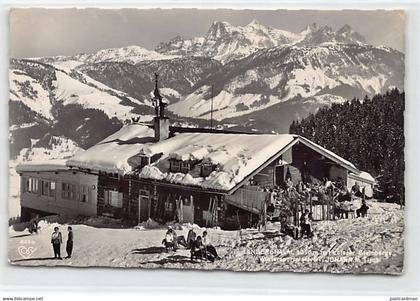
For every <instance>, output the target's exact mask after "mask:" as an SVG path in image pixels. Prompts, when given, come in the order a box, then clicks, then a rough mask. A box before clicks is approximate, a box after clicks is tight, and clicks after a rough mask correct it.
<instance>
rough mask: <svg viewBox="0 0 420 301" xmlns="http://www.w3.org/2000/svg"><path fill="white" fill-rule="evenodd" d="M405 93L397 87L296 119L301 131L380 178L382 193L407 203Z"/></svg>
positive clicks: (292, 129) (295, 129)
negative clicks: (381, 93) (371, 96)
mask: <svg viewBox="0 0 420 301" xmlns="http://www.w3.org/2000/svg"><path fill="white" fill-rule="evenodd" d="M404 96H405V95H404V93H401V92H399V91H398V90H397V89H393V90H392V91H389V92H387V93H386V94H384V95H376V96H374V97H373V98H369V97H365V98H364V99H363V100H359V99H357V98H355V99H353V100H351V101H347V102H345V103H343V104H332V105H331V106H330V107H324V108H321V109H320V110H319V111H318V112H317V113H316V114H311V115H310V116H308V117H307V118H305V119H303V120H301V121H298V122H292V124H291V126H290V133H294V134H299V135H302V136H304V137H307V138H309V139H311V140H312V141H314V142H316V143H318V144H320V145H322V146H324V147H326V148H327V149H330V150H332V151H333V152H335V153H337V154H339V155H340V156H343V157H344V158H346V159H348V160H350V161H351V162H354V163H355V164H356V165H357V167H358V168H360V169H361V170H365V171H368V172H369V173H371V174H372V175H373V176H374V177H375V178H377V180H378V184H379V186H378V189H379V191H378V196H379V197H383V198H384V199H386V200H387V201H390V202H397V203H399V202H400V201H402V202H404Z"/></svg>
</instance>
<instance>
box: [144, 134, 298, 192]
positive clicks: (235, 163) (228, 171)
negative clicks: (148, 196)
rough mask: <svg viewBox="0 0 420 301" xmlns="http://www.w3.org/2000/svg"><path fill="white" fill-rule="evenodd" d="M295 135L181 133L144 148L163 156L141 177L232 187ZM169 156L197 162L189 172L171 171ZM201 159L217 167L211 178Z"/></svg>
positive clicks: (205, 187)
mask: <svg viewBox="0 0 420 301" xmlns="http://www.w3.org/2000/svg"><path fill="white" fill-rule="evenodd" d="M295 138H297V136H295V135H289V134H284V135H249V134H215V133H182V134H178V135H176V136H175V137H173V138H170V139H168V140H164V141H161V142H159V143H156V144H153V145H148V146H146V147H145V148H144V149H143V152H144V153H145V154H149V155H153V154H160V153H162V154H163V155H162V157H161V158H160V160H158V161H157V162H155V163H153V164H152V165H150V166H146V167H144V168H143V170H142V171H141V172H140V177H141V178H148V179H155V180H163V181H166V182H170V183H174V184H181V185H187V186H198V187H201V188H204V189H214V190H224V191H226V190H230V189H232V188H233V187H235V186H236V185H237V184H238V183H239V182H241V181H242V180H243V179H244V178H245V177H246V176H248V175H249V174H251V173H252V172H253V171H254V170H256V169H257V168H258V167H260V166H261V165H263V164H264V163H265V162H266V161H267V160H269V159H270V158H271V157H272V156H274V155H275V154H277V153H278V152H280V151H281V150H283V149H285V147H286V146H287V145H288V144H289V143H291V142H292V141H293V140H294V139H295ZM170 159H178V160H184V161H188V160H191V161H194V162H196V163H197V164H195V165H194V166H193V168H192V169H191V170H190V171H189V172H188V173H187V174H184V173H173V172H170V170H169V160H170ZM201 162H211V163H213V164H214V165H216V166H217V167H216V170H214V171H213V172H212V173H211V174H210V175H209V176H208V177H205V178H204V177H201V175H200V169H201V166H200V164H199V163H201Z"/></svg>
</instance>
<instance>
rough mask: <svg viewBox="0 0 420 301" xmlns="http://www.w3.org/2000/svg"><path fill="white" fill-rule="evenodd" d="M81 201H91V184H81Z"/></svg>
mask: <svg viewBox="0 0 420 301" xmlns="http://www.w3.org/2000/svg"><path fill="white" fill-rule="evenodd" d="M80 201H81V202H83V203H87V202H89V186H87V185H81V186H80Z"/></svg>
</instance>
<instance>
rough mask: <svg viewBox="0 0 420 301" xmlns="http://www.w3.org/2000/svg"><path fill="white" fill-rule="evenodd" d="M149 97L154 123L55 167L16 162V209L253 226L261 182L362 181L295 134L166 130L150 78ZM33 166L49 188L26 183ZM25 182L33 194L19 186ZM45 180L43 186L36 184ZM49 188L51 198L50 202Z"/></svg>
mask: <svg viewBox="0 0 420 301" xmlns="http://www.w3.org/2000/svg"><path fill="white" fill-rule="evenodd" d="M153 101H154V103H155V114H156V116H155V117H154V119H153V124H151V125H144V124H137V123H133V124H129V125H126V126H124V127H123V128H121V129H120V130H119V131H117V132H116V133H114V134H113V135H111V136H109V137H107V138H106V139H104V140H102V141H101V142H99V143H98V144H96V145H94V146H93V147H91V148H90V149H88V150H86V151H80V152H79V153H77V154H76V155H75V156H74V157H73V158H71V159H69V160H67V162H66V164H65V165H61V166H60V167H57V168H54V167H50V168H49V169H48V170H42V171H41V170H31V169H30V168H29V167H25V168H21V169H20V173H21V175H22V183H24V184H23V185H22V189H23V190H22V204H23V205H22V206H25V207H27V208H32V209H33V210H39V211H40V212H42V213H48V212H50V213H74V214H83V215H104V216H110V217H114V218H124V219H127V220H131V221H133V222H135V223H137V222H142V221H146V220H147V219H149V218H152V219H155V220H157V221H161V222H165V221H172V220H174V219H175V220H178V221H180V222H190V223H196V224H199V225H202V226H215V225H219V226H221V227H224V228H230V227H232V225H234V226H233V227H237V226H238V225H240V226H252V225H255V224H256V223H257V222H258V220H259V219H260V217H261V216H262V215H263V213H264V211H265V208H266V207H265V206H266V204H267V199H268V198H269V197H270V195H269V192H268V191H269V190H270V188H273V187H283V186H284V185H285V182H286V179H288V178H290V179H291V181H292V182H293V183H294V184H297V183H298V182H299V181H305V182H308V183H311V182H312V183H313V182H316V181H318V182H321V181H323V180H324V179H330V180H332V181H340V182H341V183H343V185H346V183H347V184H348V183H351V181H352V179H354V178H357V179H359V180H361V179H365V178H366V177H365V176H364V174H363V173H361V171H359V170H358V169H357V168H356V167H355V166H354V164H352V163H351V162H349V161H347V160H345V159H344V158H342V157H340V156H338V155H337V154H335V153H333V152H331V151H329V150H327V149H325V148H323V147H321V146H320V145H317V144H315V143H313V142H312V141H310V140H308V139H306V138H304V137H301V136H298V135H292V134H282V135H274V134H255V133H252V134H251V133H234V132H229V131H217V130H213V129H203V128H200V129H191V128H189V129H182V128H174V127H170V126H169V119H168V117H166V116H165V112H164V109H165V106H166V103H165V102H164V101H163V98H162V97H161V95H160V93H159V89H158V82H157V75H156V81H155V91H154V98H153ZM41 172H43V174H44V175H45V176H47V175H50V174H51V175H54V176H53V177H52V178H51V179H52V180H50V182H49V183H50V184H48V181H47V180H48V179H50V178H48V177H46V178H45V179H44V180H42V181H45V183H44V182H39V183H41V184H32V182H31V181H32V180H31V179H32V176H33V177H35V174H36V173H41ZM33 173H35V174H33ZM28 179H29V183H30V184H26V183H27V180H28ZM53 182H54V185H53V184H52V183H53ZM34 183H35V182H34ZM33 185H35V186H34V187H38V188H35V190H36V191H37V194H38V197H36V198H33V197H32V196H31V197H28V193H32V192H29V191H28V192H27V191H26V190H29V189H31V190H32V186H33ZM36 185H40V186H36ZM44 185H45V187H47V188H48V189H47V190H45V192H43V191H44V190H43V188H39V187H44ZM85 186H86V187H85ZM28 187H31V188H28ZM53 187H54V188H53ZM85 188H87V193H88V195H89V196H88V197H87V198H86V197H85V196H84V194H85V193H84V191H85V190H84V189H85ZM59 190H61V192H59ZM39 191H40V192H39ZM50 194H55V195H56V196H57V195H58V196H60V200H59V202H57V201H56V200H57V198H55V199H51V196H50ZM75 200H77V201H79V202H74V201H75ZM54 202H57V204H58V203H59V204H60V205H59V206H57V204H55V203H54ZM72 202H73V203H72ZM79 203H80V204H79ZM45 204H46V205H45ZM69 208H70V209H71V210H70V209H69ZM75 208H76V209H75Z"/></svg>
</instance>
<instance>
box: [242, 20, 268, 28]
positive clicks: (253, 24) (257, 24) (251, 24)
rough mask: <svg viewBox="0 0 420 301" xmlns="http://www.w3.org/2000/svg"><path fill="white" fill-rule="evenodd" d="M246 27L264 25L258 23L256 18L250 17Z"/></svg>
mask: <svg viewBox="0 0 420 301" xmlns="http://www.w3.org/2000/svg"><path fill="white" fill-rule="evenodd" d="M246 27H254V28H260V27H265V26H264V25H262V24H261V23H260V21H258V20H256V19H252V21H251V22H249V23H248V25H246Z"/></svg>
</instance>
